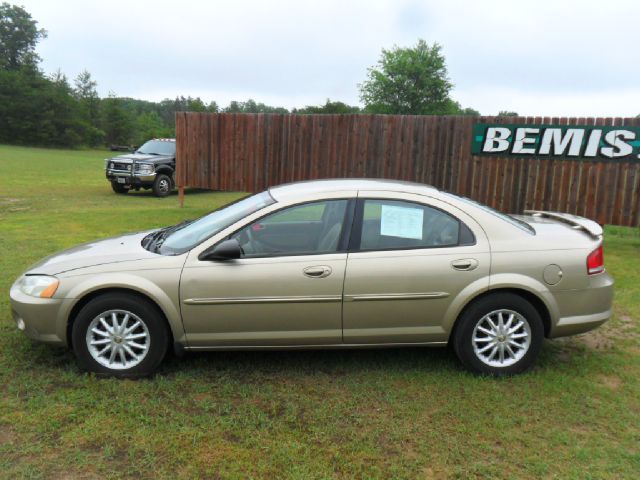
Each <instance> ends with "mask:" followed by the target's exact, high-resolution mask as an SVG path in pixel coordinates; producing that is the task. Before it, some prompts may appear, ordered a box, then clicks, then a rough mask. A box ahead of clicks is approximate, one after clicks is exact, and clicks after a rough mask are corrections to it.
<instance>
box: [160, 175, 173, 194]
mask: <svg viewBox="0 0 640 480" xmlns="http://www.w3.org/2000/svg"><path fill="white" fill-rule="evenodd" d="M158 190H159V191H160V193H169V192H170V191H171V183H170V182H169V180H167V179H165V178H163V179H161V180H160V181H159V182H158Z"/></svg>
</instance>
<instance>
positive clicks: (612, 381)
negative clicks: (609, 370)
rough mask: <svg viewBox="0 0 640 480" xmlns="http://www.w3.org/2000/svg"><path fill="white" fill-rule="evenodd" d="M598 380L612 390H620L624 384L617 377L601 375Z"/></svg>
mask: <svg viewBox="0 0 640 480" xmlns="http://www.w3.org/2000/svg"><path fill="white" fill-rule="evenodd" d="M598 380H599V381H600V383H601V384H602V385H604V386H605V387H607V388H609V389H611V390H618V389H619V388H620V387H621V386H622V384H623V382H622V379H621V378H620V377H618V376H616V375H599V376H598Z"/></svg>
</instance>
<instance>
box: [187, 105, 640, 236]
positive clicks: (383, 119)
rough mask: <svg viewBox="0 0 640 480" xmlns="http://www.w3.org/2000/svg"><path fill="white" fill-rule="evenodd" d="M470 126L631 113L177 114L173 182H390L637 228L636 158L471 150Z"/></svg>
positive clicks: (629, 121) (601, 121)
mask: <svg viewBox="0 0 640 480" xmlns="http://www.w3.org/2000/svg"><path fill="white" fill-rule="evenodd" d="M476 123H487V124H492V123H501V124H523V125H524V124H526V125H531V126H534V125H541V124H558V125H603V126H613V125H624V126H634V127H637V126H640V119H637V118H548V117H467V116H413V115H407V116H405V115H279V114H230V113H224V114H207V113H184V112H180V113H177V114H176V141H177V145H176V147H177V170H176V183H177V184H178V186H179V187H185V186H188V187H196V188H206V189H212V190H227V191H244V192H258V191H261V190H264V189H266V188H268V187H270V186H273V185H277V184H281V183H287V182H295V181H299V180H310V179H318V178H338V177H341V178H342V177H347V178H348V177H369V178H390V179H400V180H410V181H415V182H420V183H426V184H430V185H433V186H435V187H436V188H439V189H443V190H447V191H450V192H453V193H457V194H460V195H464V196H467V197H470V198H472V199H474V200H477V201H479V202H482V203H485V204H487V205H490V206H492V207H494V208H497V209H499V210H502V211H505V212H513V213H519V212H522V211H523V210H525V209H540V210H554V211H560V212H568V213H573V214H576V215H580V216H585V217H589V218H592V219H594V220H596V221H598V222H599V223H601V224H605V223H608V224H614V225H627V226H640V162H638V161H637V160H633V159H629V160H626V161H607V160H603V159H595V160H585V159H580V160H575V159H568V158H543V157H529V158H521V157H514V156H482V155H473V154H472V153H471V143H472V131H473V126H474V124H476ZM181 192H183V188H181Z"/></svg>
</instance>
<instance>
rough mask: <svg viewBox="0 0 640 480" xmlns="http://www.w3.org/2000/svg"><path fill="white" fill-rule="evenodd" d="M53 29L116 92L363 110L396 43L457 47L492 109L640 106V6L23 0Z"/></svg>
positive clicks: (478, 93) (569, 111) (454, 61)
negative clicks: (329, 103)
mask: <svg viewBox="0 0 640 480" xmlns="http://www.w3.org/2000/svg"><path fill="white" fill-rule="evenodd" d="M13 1H15V2H16V3H18V4H21V5H23V6H24V7H25V8H26V9H27V11H29V12H30V13H31V14H32V16H33V17H34V18H35V19H36V20H37V21H38V22H39V25H40V27H42V28H45V29H46V30H47V31H48V34H49V36H48V38H47V39H46V40H44V41H42V43H41V44H40V45H39V47H38V52H39V54H40V55H41V56H42V57H43V59H44V61H43V63H42V68H43V70H44V71H45V72H47V73H51V72H54V71H56V70H57V69H58V68H59V69H61V70H62V71H63V72H64V73H66V74H67V76H68V77H69V78H70V79H73V78H74V77H75V76H76V75H77V74H78V73H79V72H80V71H81V70H83V69H85V68H86V69H88V70H89V71H90V72H91V74H92V75H93V77H94V79H95V80H97V82H98V91H99V93H100V94H101V95H102V96H106V95H107V94H108V93H109V92H110V91H113V92H114V93H115V94H117V95H119V96H128V97H135V98H142V99H147V100H161V99H163V98H167V97H168V98H174V97H176V96H177V95H185V96H187V95H191V96H199V97H201V98H202V99H203V100H204V101H205V102H210V101H212V100H215V101H216V102H218V104H220V105H223V106H224V105H227V104H228V103H229V101H231V100H240V101H243V100H247V99H249V98H253V99H254V100H256V101H258V102H264V103H267V104H270V105H275V106H284V107H287V108H292V107H302V106H305V105H317V104H322V103H324V101H325V100H326V99H327V98H331V99H332V100H340V101H343V102H346V103H349V104H359V103H360V102H359V97H358V83H361V82H362V81H363V80H365V79H366V72H367V68H368V67H370V66H372V65H374V64H375V63H376V61H377V60H378V58H379V56H380V51H381V49H382V48H391V47H393V46H394V45H399V46H411V45H413V44H415V42H416V41H417V39H418V38H423V39H424V40H426V41H427V42H429V43H432V42H438V43H440V44H441V45H442V46H443V51H444V54H445V57H446V60H447V66H448V69H449V77H450V79H451V81H452V82H453V83H454V84H455V87H454V89H453V91H452V97H453V99H454V100H457V101H458V102H460V103H461V104H462V106H464V107H473V108H475V109H476V110H479V111H480V112H481V113H482V114H484V115H492V114H496V113H497V112H498V111H499V110H515V111H517V112H518V113H520V114H521V115H540V116H635V115H637V114H640V80H639V79H640V62H639V61H638V60H640V58H639V54H638V45H640V27H639V22H640V1H637V0H635V1H634V0H608V1H606V2H603V1H586V0H583V1H573V0H566V1H563V0H535V1H528V2H524V1H515V0H513V1H504V0H482V1H472V0H469V1H461V0H454V1H445V0H440V1H430V0H423V1H412V0H395V1H393V0H390V1H375V0H369V1H349V0H322V1H307V2H305V1H302V0H291V1H290V0H282V1H275V0H274V1H258V0H254V1H250V0H233V1H226V2H223V1H194V0H182V1H175V0H174V1H164V0H154V1H142V0H129V1H121V0H109V1H94V0H58V1H52V0H13Z"/></svg>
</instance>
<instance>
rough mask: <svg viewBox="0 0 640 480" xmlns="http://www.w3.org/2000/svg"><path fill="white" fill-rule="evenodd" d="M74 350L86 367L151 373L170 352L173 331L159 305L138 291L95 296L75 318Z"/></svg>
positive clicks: (101, 371) (100, 371) (130, 374)
mask: <svg viewBox="0 0 640 480" xmlns="http://www.w3.org/2000/svg"><path fill="white" fill-rule="evenodd" d="M72 342H73V350H74V352H75V354H76V357H77V358H78V364H79V365H80V368H82V369H83V370H86V371H89V372H94V373H96V374H99V375H104V376H113V377H126V378H136V377H143V376H147V375H150V374H151V373H153V371H154V370H155V369H156V368H157V367H158V365H159V364H160V362H161V361H162V359H163V358H164V356H165V354H166V352H167V346H168V343H169V332H168V328H167V325H166V322H165V321H164V318H163V317H162V314H161V312H159V311H158V309H157V307H156V306H155V305H153V304H152V303H150V302H149V301H147V300H145V299H144V298H140V297H137V296H134V295H129V294H123V293H113V294H105V295H102V296H99V297H96V298H94V299H93V300H91V301H90V302H89V303H87V305H85V306H84V307H83V308H82V310H80V313H79V314H78V316H77V317H76V319H75V322H74V324H73V329H72Z"/></svg>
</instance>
